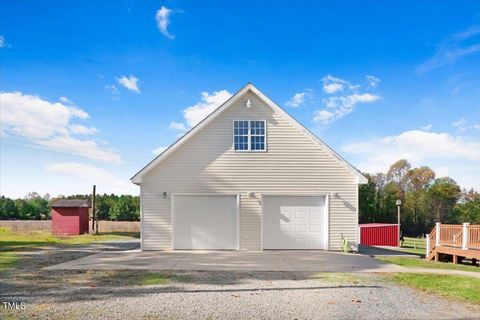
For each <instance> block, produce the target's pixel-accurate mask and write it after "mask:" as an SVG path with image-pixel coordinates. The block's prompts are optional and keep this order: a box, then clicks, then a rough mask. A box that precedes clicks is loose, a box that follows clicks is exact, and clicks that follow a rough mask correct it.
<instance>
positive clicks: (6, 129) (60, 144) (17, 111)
mask: <svg viewBox="0 0 480 320" xmlns="http://www.w3.org/2000/svg"><path fill="white" fill-rule="evenodd" d="M0 101H1V102H2V103H1V104H0V124H1V127H2V134H4V135H7V134H13V135H17V136H21V137H23V138H26V139H28V140H29V141H30V142H32V143H34V144H36V145H38V146H42V147H44V148H46V149H48V150H54V151H58V152H64V153H69V154H75V155H78V156H82V157H86V158H89V159H94V160H98V161H104V162H120V161H121V158H120V156H119V155H118V154H117V153H115V152H113V151H111V150H109V149H107V148H105V146H101V145H99V144H97V143H96V142H95V141H93V140H79V139H76V138H73V137H71V136H70V134H72V133H73V134H92V133H95V132H96V129H95V128H93V127H90V128H88V127H85V126H82V125H79V124H76V123H72V121H74V120H75V119H80V120H85V119H88V118H89V115H88V113H86V112H85V111H83V110H82V109H80V108H78V107H75V106H66V105H64V104H62V103H60V102H55V103H52V102H49V101H46V100H43V99H41V98H40V97H37V96H32V95H26V94H23V93H21V92H3V93H0Z"/></svg>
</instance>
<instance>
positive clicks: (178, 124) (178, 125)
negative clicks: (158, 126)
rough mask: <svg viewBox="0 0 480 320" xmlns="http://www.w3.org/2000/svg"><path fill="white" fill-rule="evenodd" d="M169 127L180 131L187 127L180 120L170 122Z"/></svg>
mask: <svg viewBox="0 0 480 320" xmlns="http://www.w3.org/2000/svg"><path fill="white" fill-rule="evenodd" d="M170 128H172V129H175V130H180V131H187V127H185V124H184V123H181V122H171V123H170Z"/></svg>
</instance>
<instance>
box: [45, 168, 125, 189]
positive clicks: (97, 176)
mask: <svg viewBox="0 0 480 320" xmlns="http://www.w3.org/2000/svg"><path fill="white" fill-rule="evenodd" d="M45 171H46V172H48V173H53V174H57V175H59V176H61V177H62V179H64V180H67V182H70V183H71V184H78V180H80V181H82V182H88V183H89V184H90V185H93V184H96V185H97V187H98V189H100V190H102V191H103V192H107V193H118V194H129V193H132V188H131V184H130V183H129V181H127V180H123V179H120V178H118V177H117V176H115V175H114V174H112V173H111V172H109V171H107V170H105V169H103V168H98V167H94V166H91V165H86V164H82V163H77V162H68V163H57V164H53V165H50V166H47V167H46V168H45ZM88 190H90V189H88Z"/></svg>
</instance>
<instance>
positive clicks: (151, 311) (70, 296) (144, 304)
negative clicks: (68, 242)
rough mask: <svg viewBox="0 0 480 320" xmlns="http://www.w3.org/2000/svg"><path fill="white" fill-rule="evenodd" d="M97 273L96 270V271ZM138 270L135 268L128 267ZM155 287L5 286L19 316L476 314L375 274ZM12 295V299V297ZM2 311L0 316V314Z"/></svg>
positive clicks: (204, 279)
mask: <svg viewBox="0 0 480 320" xmlns="http://www.w3.org/2000/svg"><path fill="white" fill-rule="evenodd" d="M96 272H98V271H96ZM132 272H133V273H138V272H139V271H132ZM175 277H176V280H174V281H172V282H169V283H167V284H164V285H156V286H87V285H83V286H74V287H69V286H62V285H61V284H59V285H58V286H57V288H55V289H49V290H45V291H42V290H36V291H34V292H29V293H28V294H27V293H26V292H22V291H24V289H25V288H23V289H21V288H17V290H15V289H14V288H11V289H12V290H14V291H18V292H12V291H10V290H8V291H10V292H9V293H6V292H5V291H4V292H2V294H0V297H1V299H2V300H3V301H10V300H12V299H14V300H16V301H26V303H27V310H26V311H16V312H15V313H14V316H15V317H18V318H25V319H27V318H28V319H36V318H44V319H71V318H80V319H97V318H101V319H478V316H479V315H480V307H479V306H472V305H466V304H462V303H457V302H452V301H451V300H444V299H441V298H438V297H437V296H433V295H429V294H425V293H421V292H418V291H414V290H411V289H408V288H403V287H399V286H397V285H395V284H392V283H390V282H388V281H387V280H385V279H384V278H382V277H381V276H379V275H376V274H348V273H343V274H339V273H319V274H312V273H299V272H252V273H236V272H183V273H175ZM13 297H14V298H13ZM0 316H1V314H0Z"/></svg>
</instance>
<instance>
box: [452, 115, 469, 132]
mask: <svg viewBox="0 0 480 320" xmlns="http://www.w3.org/2000/svg"><path fill="white" fill-rule="evenodd" d="M452 125H453V126H454V127H456V128H457V130H458V131H460V132H465V131H467V120H465V118H460V119H458V120H457V121H455V122H453V123H452Z"/></svg>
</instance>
